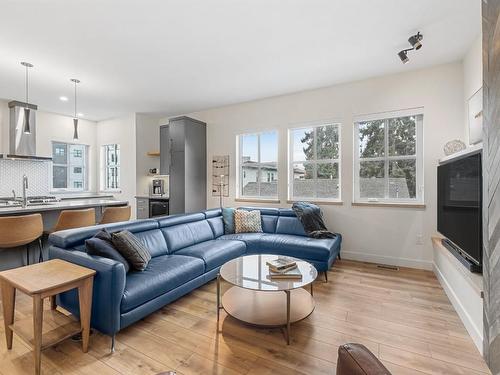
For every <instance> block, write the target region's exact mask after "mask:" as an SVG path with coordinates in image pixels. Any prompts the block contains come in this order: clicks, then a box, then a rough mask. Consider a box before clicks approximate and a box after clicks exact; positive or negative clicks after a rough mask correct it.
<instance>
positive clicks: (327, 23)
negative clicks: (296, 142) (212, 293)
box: [0, 0, 481, 120]
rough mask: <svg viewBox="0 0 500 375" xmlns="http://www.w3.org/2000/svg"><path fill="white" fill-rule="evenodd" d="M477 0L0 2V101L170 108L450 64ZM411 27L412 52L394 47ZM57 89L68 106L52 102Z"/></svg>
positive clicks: (109, 110) (462, 45) (473, 20)
mask: <svg viewBox="0 0 500 375" xmlns="http://www.w3.org/2000/svg"><path fill="white" fill-rule="evenodd" d="M480 3H481V1H480V0H142V1H137V0H136V1H133V0H116V1H111V0H85V1H83V0H80V1H68V0H44V1H40V0H31V1H24V0H0V98H5V99H17V100H24V71H23V68H22V67H21V66H20V65H19V62H20V61H23V60H24V61H29V62H31V63H33V64H34V65H35V68H34V69H33V70H32V74H31V76H32V84H31V94H30V97H31V98H30V101H31V102H34V103H36V104H38V105H39V107H40V109H42V110H46V111H52V112H57V113H64V114H68V115H70V114H72V112H73V104H72V90H73V89H72V84H71V83H70V81H69V79H70V78H72V77H76V78H79V79H80V80H81V81H82V83H81V84H80V86H79V97H80V99H79V103H80V108H79V112H83V113H84V117H85V118H88V119H93V120H101V119H105V118H110V117H115V116H119V115H122V114H124V113H129V112H154V113H158V114H179V113H187V112H191V111H194V110H199V109H206V108H210V107H216V106H221V105H226V104H231V103H237V102H242V101H248V100H252V99H257V98H263V97H269V96H275V95H280V94H284V93H289V92H296V91H301V90H306V89H311V88H316V87H322V86H328V85H331V84H335V83H339V82H346V81H352V80H359V79H363V78H367V77H372V76H378V75H384V74H389V73H396V72H401V71H406V70H411V69H417V68H422V67H426V66H430V65H435V64H440V63H446V62H451V61H456V60H460V59H461V58H462V57H463V56H464V54H465V52H466V51H467V48H468V47H469V46H470V45H471V43H472V42H473V41H474V39H475V38H476V37H477V36H478V35H479V33H480ZM416 31H421V32H422V33H423V34H424V40H423V43H424V46H423V48H422V49H421V50H420V51H418V52H416V53H413V54H411V55H410V59H411V60H410V62H409V63H408V64H406V65H403V64H402V63H401V62H400V61H399V59H398V57H397V55H396V53H397V52H398V51H399V50H400V49H403V48H406V47H407V46H408V43H407V39H408V37H409V36H410V35H411V34H412V33H415V32H416ZM61 95H65V96H68V97H69V98H70V100H69V101H68V102H61V101H60V100H59V97H60V96H61Z"/></svg>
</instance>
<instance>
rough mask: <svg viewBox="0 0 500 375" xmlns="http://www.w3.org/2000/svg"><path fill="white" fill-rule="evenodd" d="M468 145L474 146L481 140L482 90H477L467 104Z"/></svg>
mask: <svg viewBox="0 0 500 375" xmlns="http://www.w3.org/2000/svg"><path fill="white" fill-rule="evenodd" d="M467 107H468V116H469V144H471V145H475V144H476V143H479V142H481V141H482V140H483V88H482V87H481V88H480V89H479V90H477V91H476V92H475V93H474V95H472V96H471V97H470V98H469V100H468V102H467Z"/></svg>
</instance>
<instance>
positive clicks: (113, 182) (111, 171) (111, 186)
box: [101, 144, 120, 190]
mask: <svg viewBox="0 0 500 375" xmlns="http://www.w3.org/2000/svg"><path fill="white" fill-rule="evenodd" d="M102 160H103V173H102V174H103V176H102V181H103V183H102V184H101V189H102V190H118V189H120V145H119V144H111V145H104V146H102Z"/></svg>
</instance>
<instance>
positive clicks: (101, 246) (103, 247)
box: [85, 232, 130, 273]
mask: <svg viewBox="0 0 500 375" xmlns="http://www.w3.org/2000/svg"><path fill="white" fill-rule="evenodd" d="M100 233H101V232H99V233H98V234H97V235H95V236H94V237H92V238H89V239H88V240H86V241H85V247H86V248H87V254H89V255H98V256H101V257H104V258H108V259H113V260H116V261H117V262H120V263H122V264H123V266H124V267H125V273H127V272H128V271H129V270H130V265H129V264H128V262H127V260H126V259H125V258H124V257H123V256H122V255H121V254H120V253H119V252H118V250H116V249H115V247H114V246H113V244H112V243H111V242H109V241H106V240H104V239H102V237H103V236H101V235H100ZM98 235H99V237H101V238H99V237H98Z"/></svg>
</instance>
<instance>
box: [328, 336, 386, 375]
mask: <svg viewBox="0 0 500 375" xmlns="http://www.w3.org/2000/svg"><path fill="white" fill-rule="evenodd" d="M337 375H391V373H390V372H389V370H387V368H386V367H385V366H384V365H383V364H382V362H380V361H379V360H378V358H377V357H375V355H374V354H373V353H372V352H371V351H370V350H368V348H367V347H366V346H364V345H362V344H354V343H349V344H344V345H341V346H340V347H339V358H338V360H337Z"/></svg>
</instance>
